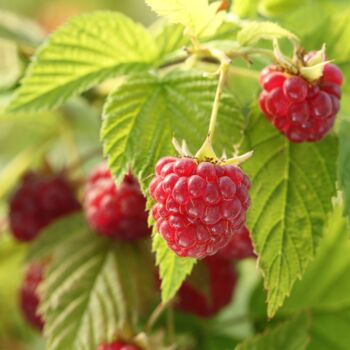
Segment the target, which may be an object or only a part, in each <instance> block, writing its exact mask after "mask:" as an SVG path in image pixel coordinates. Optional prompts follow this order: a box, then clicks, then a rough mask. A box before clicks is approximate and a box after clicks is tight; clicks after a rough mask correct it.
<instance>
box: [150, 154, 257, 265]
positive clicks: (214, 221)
mask: <svg viewBox="0 0 350 350" xmlns="http://www.w3.org/2000/svg"><path fill="white" fill-rule="evenodd" d="M249 188H250V181H249V179H248V177H247V176H246V175H245V174H244V173H243V171H242V170H241V169H240V168H239V167H236V166H233V165H215V164H213V163H209V162H200V163H197V161H196V160H195V159H191V158H174V157H166V158H162V159H160V160H159V162H158V163H157V165H156V176H155V178H154V179H153V181H152V182H151V184H150V187H149V191H150V194H151V196H152V198H153V199H154V200H155V201H156V204H155V205H154V207H153V210H152V214H153V218H154V220H155V222H156V225H157V230H158V232H159V233H160V234H161V235H162V237H163V238H164V239H165V241H166V242H167V244H168V246H169V247H170V248H171V249H172V250H173V251H174V252H175V253H176V254H177V255H179V256H182V257H192V258H197V259H200V258H204V257H206V256H210V255H214V254H216V253H217V252H218V251H219V250H220V249H222V248H223V247H224V246H226V245H227V244H228V242H229V241H230V240H231V239H232V237H233V234H234V232H236V231H239V230H240V229H241V228H242V227H243V226H244V225H245V221H246V211H247V209H248V207H249V204H250V201H249V195H248V190H249Z"/></svg>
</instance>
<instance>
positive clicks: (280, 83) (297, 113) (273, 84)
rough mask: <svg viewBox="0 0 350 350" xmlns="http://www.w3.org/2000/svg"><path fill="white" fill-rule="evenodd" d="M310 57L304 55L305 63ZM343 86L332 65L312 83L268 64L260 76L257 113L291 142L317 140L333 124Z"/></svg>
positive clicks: (340, 75) (337, 69) (339, 72)
mask: <svg viewBox="0 0 350 350" xmlns="http://www.w3.org/2000/svg"><path fill="white" fill-rule="evenodd" d="M312 56H313V54H312V53H310V54H307V55H305V60H306V61H307V60H308V59H310V58H311V57H312ZM342 83H343V75H342V72H341V71H340V69H339V68H338V67H337V66H336V65H334V64H326V65H325V67H324V71H323V76H322V77H321V79H319V80H318V81H316V82H313V83H309V82H307V81H306V80H305V79H303V78H302V77H301V76H297V75H292V74H290V73H288V72H286V71H283V69H282V67H277V66H275V65H271V66H268V67H265V68H264V69H263V70H262V72H261V75H260V85H261V87H262V88H263V91H262V93H261V94H260V98H259V106H260V110H261V111H262V113H263V114H264V115H265V116H266V118H267V119H268V120H269V122H270V123H271V124H273V125H274V126H275V127H276V128H277V129H278V130H279V131H280V132H281V133H282V134H284V135H285V136H286V137H287V138H288V139H289V140H290V141H291V142H296V143H299V142H315V141H319V140H321V139H322V138H323V137H325V135H326V134H328V132H329V131H330V130H331V129H332V127H333V125H334V122H335V118H336V114H337V113H338V111H339V100H340V97H341V89H340V87H341V85H342Z"/></svg>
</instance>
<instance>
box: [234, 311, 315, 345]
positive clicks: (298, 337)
mask: <svg viewBox="0 0 350 350" xmlns="http://www.w3.org/2000/svg"><path fill="white" fill-rule="evenodd" d="M309 326H310V320H309V317H308V315H307V314H305V313H301V314H300V315H297V316H295V317H293V318H292V319H290V320H288V321H286V322H284V323H282V324H281V325H279V326H277V327H275V328H273V329H268V330H267V331H266V332H264V333H263V334H261V335H257V336H255V337H253V338H251V339H248V340H246V341H244V342H243V343H241V344H240V345H238V346H236V348H235V350H282V349H283V350H304V349H306V347H307V345H308V343H309V341H310V339H309V335H308V332H309Z"/></svg>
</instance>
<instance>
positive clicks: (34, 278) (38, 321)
mask: <svg viewBox="0 0 350 350" xmlns="http://www.w3.org/2000/svg"><path fill="white" fill-rule="evenodd" d="M43 270H44V265H43V264H41V263H33V264H31V265H29V267H28V269H27V271H26V273H25V276H24V280H23V282H22V287H21V290H20V305H21V309H22V312H23V315H24V317H25V318H26V320H27V321H28V322H29V323H30V324H31V325H32V326H33V327H35V328H37V329H39V330H40V331H42V329H43V327H44V321H43V319H42V318H41V316H40V315H38V314H37V310H38V306H39V302H40V300H39V296H38V291H37V289H38V286H39V285H40V283H41V281H42V279H43Z"/></svg>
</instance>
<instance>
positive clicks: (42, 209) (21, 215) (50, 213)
mask: <svg viewBox="0 0 350 350" xmlns="http://www.w3.org/2000/svg"><path fill="white" fill-rule="evenodd" d="M79 209H80V204H79V202H78V201H77V199H76V197H75V195H74V191H73V190H72V188H71V186H70V184H69V183H68V182H67V181H66V180H65V179H64V178H63V177H62V176H57V175H55V176H49V175H44V174H34V173H28V174H26V175H25V176H24V177H23V179H22V182H21V184H20V187H19V189H18V190H17V192H16V193H15V194H14V195H13V197H12V198H11V199H10V211H9V221H10V227H11V232H12V234H13V235H14V237H15V238H16V239H17V240H19V241H32V240H33V239H34V238H35V237H36V236H37V235H38V233H39V232H40V230H41V229H42V228H44V227H45V226H47V225H48V224H50V223H51V222H52V221H54V220H55V219H57V218H59V217H62V216H64V215H67V214H69V213H72V212H73V211H76V210H79Z"/></svg>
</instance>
